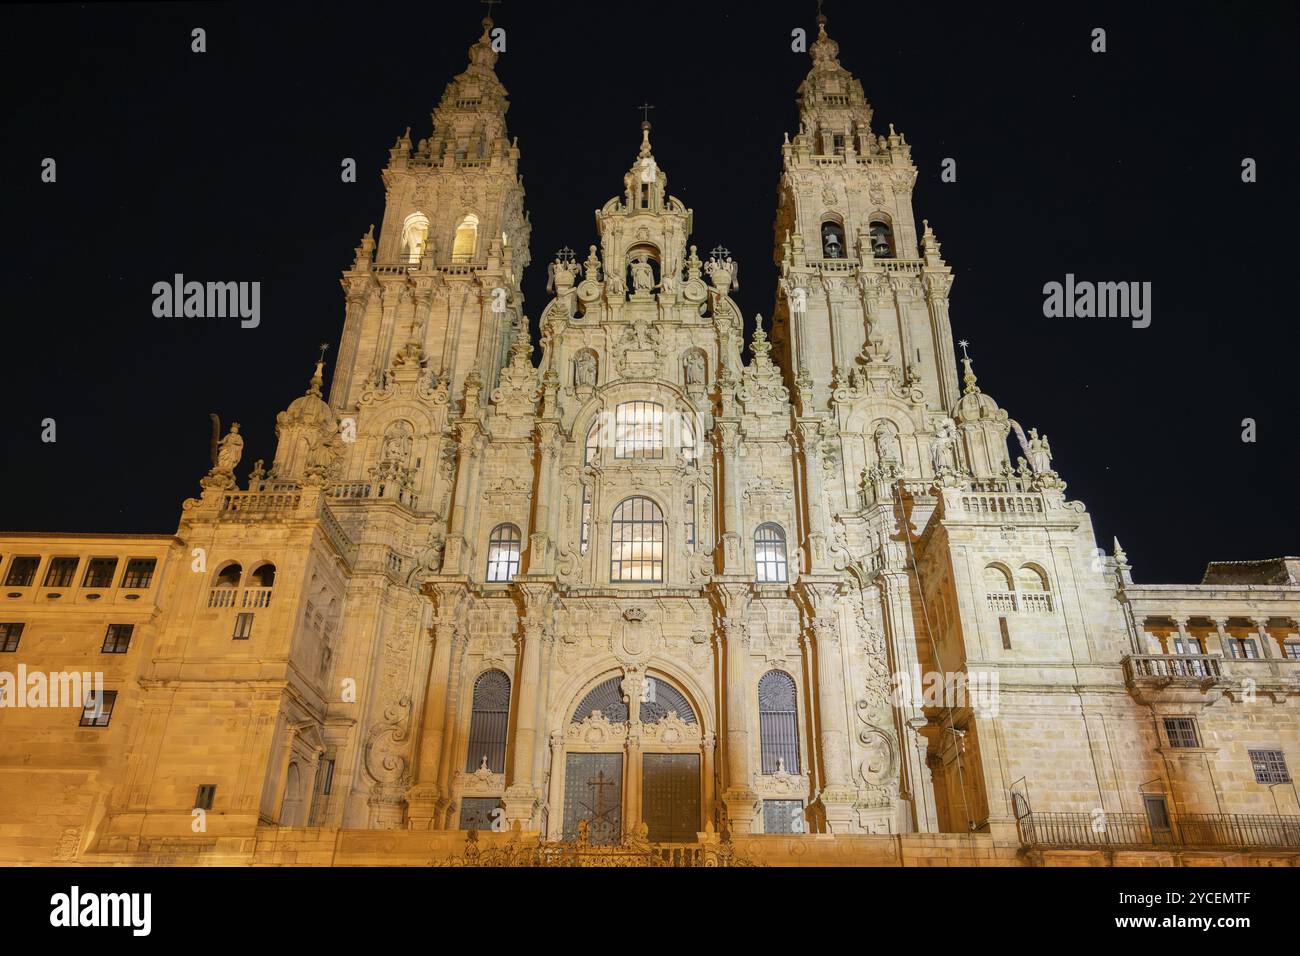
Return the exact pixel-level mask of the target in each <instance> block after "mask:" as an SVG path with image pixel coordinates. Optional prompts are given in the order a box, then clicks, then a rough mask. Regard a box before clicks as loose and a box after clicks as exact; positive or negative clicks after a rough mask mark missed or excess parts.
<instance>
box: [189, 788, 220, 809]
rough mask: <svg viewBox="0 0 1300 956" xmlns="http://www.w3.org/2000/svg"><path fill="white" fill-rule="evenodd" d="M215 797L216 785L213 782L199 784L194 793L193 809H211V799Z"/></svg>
mask: <svg viewBox="0 0 1300 956" xmlns="http://www.w3.org/2000/svg"><path fill="white" fill-rule="evenodd" d="M216 797H217V785H216V784H215V783H202V784H199V790H198V792H197V793H196V794H194V809H195V810H211V809H212V801H213V800H215V799H216Z"/></svg>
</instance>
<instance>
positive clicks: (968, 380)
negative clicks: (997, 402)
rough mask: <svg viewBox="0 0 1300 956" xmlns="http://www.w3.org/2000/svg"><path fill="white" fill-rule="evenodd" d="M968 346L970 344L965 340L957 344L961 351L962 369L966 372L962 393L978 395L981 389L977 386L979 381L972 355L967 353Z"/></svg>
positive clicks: (963, 376)
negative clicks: (972, 363) (972, 362)
mask: <svg viewBox="0 0 1300 956" xmlns="http://www.w3.org/2000/svg"><path fill="white" fill-rule="evenodd" d="M968 345H970V343H969V342H967V341H966V340H965V339H962V340H961V341H960V342H958V343H957V346H958V348H960V349H961V367H962V368H963V369H964V370H965V371H964V372H963V374H962V377H961V381H962V386H963V388H962V390H961V393H962V394H963V395H978V394H979V390H980V387H979V386H978V385H976V384H975V383H976V382H977V381H978V379H977V378H976V377H975V368H974V366H973V365H971V358H970V354H969V353H968V352H967V351H966V346H968Z"/></svg>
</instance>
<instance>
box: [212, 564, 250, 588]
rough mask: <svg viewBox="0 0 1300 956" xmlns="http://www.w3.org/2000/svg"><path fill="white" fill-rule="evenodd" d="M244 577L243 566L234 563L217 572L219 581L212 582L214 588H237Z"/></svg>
mask: <svg viewBox="0 0 1300 956" xmlns="http://www.w3.org/2000/svg"><path fill="white" fill-rule="evenodd" d="M243 576H244V568H243V566H242V565H239V564H236V563H232V564H227V565H226V566H225V567H224V568H222V569H221V570H220V571H218V572H217V579H216V580H215V581H213V582H212V586H213V587H214V588H237V587H239V581H240V579H241V578H242V577H243Z"/></svg>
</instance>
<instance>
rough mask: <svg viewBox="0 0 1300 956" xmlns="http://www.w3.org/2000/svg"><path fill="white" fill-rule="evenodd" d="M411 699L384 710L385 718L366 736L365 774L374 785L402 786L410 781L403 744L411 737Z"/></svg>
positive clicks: (402, 698) (407, 698)
mask: <svg viewBox="0 0 1300 956" xmlns="http://www.w3.org/2000/svg"><path fill="white" fill-rule="evenodd" d="M410 717H411V698H410V697H406V696H403V697H401V698H399V699H398V700H397V702H396V703H394V704H390V705H389V706H388V707H386V708H385V709H384V718H383V720H381V721H380V722H379V723H377V724H375V726H374V727H372V728H371V729H370V733H369V734H368V735H367V736H366V747H365V765H366V773H368V774H370V776H371V778H373V779H374V780H375V782H376V783H382V784H405V783H408V782H409V781H410V762H409V760H408V759H407V755H406V746H405V744H406V741H407V739H408V738H409V737H410V724H409V721H410Z"/></svg>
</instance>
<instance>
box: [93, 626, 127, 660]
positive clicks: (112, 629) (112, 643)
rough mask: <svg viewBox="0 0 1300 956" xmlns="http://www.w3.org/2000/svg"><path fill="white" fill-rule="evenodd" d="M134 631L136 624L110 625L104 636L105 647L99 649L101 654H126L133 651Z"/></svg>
mask: <svg viewBox="0 0 1300 956" xmlns="http://www.w3.org/2000/svg"><path fill="white" fill-rule="evenodd" d="M134 630H135V625H134V624H110V625H108V631H107V632H106V633H105V634H104V646H103V647H101V648H100V649H99V652H100V653H101V654H125V653H126V652H127V651H128V650H130V649H131V633H132V632H133V631H134Z"/></svg>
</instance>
